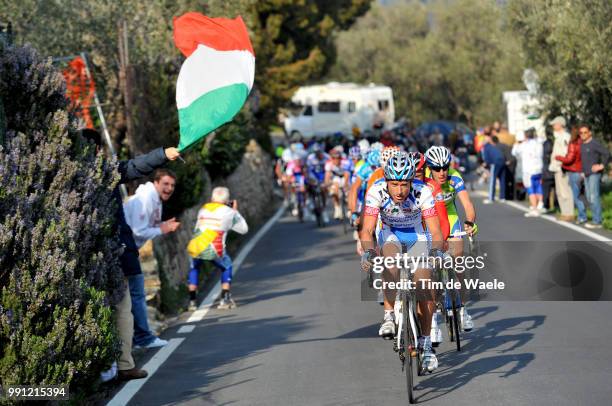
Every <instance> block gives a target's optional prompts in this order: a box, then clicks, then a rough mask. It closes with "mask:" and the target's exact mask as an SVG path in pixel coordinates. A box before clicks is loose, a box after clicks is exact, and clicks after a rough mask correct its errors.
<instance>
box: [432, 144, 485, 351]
mask: <svg viewBox="0 0 612 406" xmlns="http://www.w3.org/2000/svg"><path fill="white" fill-rule="evenodd" d="M425 162H426V165H427V170H426V172H425V176H426V178H428V179H430V180H428V182H429V183H430V184H432V183H435V184H437V185H438V186H439V188H436V189H435V190H434V199H435V200H436V201H443V202H444V204H445V206H446V212H447V219H441V222H444V221H445V220H446V221H448V227H449V229H450V235H448V236H444V237H445V239H447V241H448V245H449V251H450V253H451V255H452V256H453V257H455V258H456V257H459V256H462V255H463V240H462V238H461V237H454V236H453V235H454V234H456V233H459V232H461V231H462V229H461V228H462V227H461V221H460V219H459V215H458V213H457V206H456V203H455V199H456V198H457V197H458V198H459V201H460V202H461V205H462V206H463V210H464V211H465V217H466V220H465V222H464V226H465V231H466V232H467V233H468V235H470V236H473V235H475V234H476V233H477V232H478V226H477V225H476V223H474V221H475V220H476V210H475V209H474V205H473V204H472V200H471V199H470V196H469V194H468V192H467V190H466V188H465V184H464V182H463V178H462V177H461V174H460V173H459V172H458V171H457V170H456V169H452V168H450V163H451V153H450V151H449V150H448V148H446V147H442V146H433V147H430V148H429V149H428V150H427V151H426V152H425ZM434 186H435V185H434ZM457 277H458V279H459V280H460V281H461V283H462V285H463V274H457ZM461 292H462V294H461V296H462V298H461V303H462V304H463V306H462V307H461V325H462V326H463V330H465V331H470V330H472V329H473V328H474V322H473V321H472V317H471V316H470V315H469V314H468V312H467V309H466V307H465V304H464V303H465V296H466V295H465V289H462V290H461ZM431 335H432V339H433V342H435V343H439V342H442V332H441V331H440V328H439V327H438V323H437V320H434V321H433V325H432V331H431Z"/></svg>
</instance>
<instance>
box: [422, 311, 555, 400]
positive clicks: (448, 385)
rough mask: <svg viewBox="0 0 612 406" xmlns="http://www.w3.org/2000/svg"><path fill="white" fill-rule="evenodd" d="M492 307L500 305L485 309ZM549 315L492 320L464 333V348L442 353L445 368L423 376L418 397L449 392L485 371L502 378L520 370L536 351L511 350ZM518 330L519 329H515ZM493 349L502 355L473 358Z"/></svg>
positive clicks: (424, 397) (527, 338)
mask: <svg viewBox="0 0 612 406" xmlns="http://www.w3.org/2000/svg"><path fill="white" fill-rule="evenodd" d="M490 308H496V306H490V307H488V308H484V309H487V312H490V311H489V309H490ZM481 309H483V308H480V309H478V308H476V307H474V308H472V309H471V310H470V313H471V314H473V315H474V314H479V310H481ZM545 318H546V317H545V316H542V315H536V316H522V317H510V318H505V319H502V320H495V321H490V322H488V323H486V324H484V325H483V326H478V327H477V328H476V329H475V330H474V331H473V332H471V333H469V334H466V335H464V337H465V341H463V342H462V346H461V351H460V352H457V351H456V350H455V349H454V348H453V349H451V350H448V351H445V352H443V353H440V354H438V361H439V364H440V366H441V368H439V369H438V370H437V371H436V372H435V373H434V374H433V375H427V376H425V377H420V378H419V381H418V386H417V389H418V390H419V392H420V391H425V392H420V393H419V392H417V396H418V400H419V401H427V400H433V399H436V398H439V397H442V396H445V395H448V394H449V393H451V392H452V391H454V390H456V389H458V388H460V387H462V386H464V385H466V384H467V383H469V382H470V381H471V380H472V379H474V378H477V377H479V376H481V375H484V374H498V375H499V377H500V378H507V377H509V376H511V375H514V374H517V373H518V372H520V370H521V369H523V368H525V367H526V366H527V365H528V364H529V363H530V362H531V361H533V360H534V359H535V354H534V353H531V352H525V353H520V354H510V352H512V351H515V350H517V349H519V348H520V347H522V346H523V345H525V344H526V343H527V342H529V341H530V340H531V339H532V338H533V334H532V333H528V331H530V330H533V329H536V328H538V327H540V326H541V325H542V324H544V320H545ZM515 331H517V333H514V332H515ZM448 344H449V343H446V345H448ZM453 345H454V344H453ZM492 352H497V353H499V354H500V355H492V356H485V357H482V358H478V359H475V360H473V361H470V359H471V358H475V357H476V356H477V355H486V354H488V353H492Z"/></svg>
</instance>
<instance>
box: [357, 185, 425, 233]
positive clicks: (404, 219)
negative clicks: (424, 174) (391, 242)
mask: <svg viewBox="0 0 612 406" xmlns="http://www.w3.org/2000/svg"><path fill="white" fill-rule="evenodd" d="M365 215H366V216H377V215H378V216H380V220H381V222H382V227H383V228H385V227H390V228H397V229H412V230H413V233H415V234H416V235H425V229H424V228H423V222H422V221H421V220H422V219H426V218H429V217H435V216H437V214H436V208H435V204H434V199H433V196H432V193H431V189H430V188H429V187H428V186H427V185H426V184H425V183H423V182H421V181H420V180H418V179H414V180H413V181H412V189H411V191H410V194H409V195H408V197H407V198H406V200H404V201H403V202H401V203H395V202H394V201H393V199H392V198H391V196H390V195H389V192H388V191H387V182H384V181H383V182H380V183H375V184H374V185H372V187H371V188H370V190H369V191H368V194H367V195H366V199H365Z"/></svg>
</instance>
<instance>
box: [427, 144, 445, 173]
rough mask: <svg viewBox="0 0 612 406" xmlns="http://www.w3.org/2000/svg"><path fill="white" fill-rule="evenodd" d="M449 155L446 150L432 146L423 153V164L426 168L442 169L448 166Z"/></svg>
mask: <svg viewBox="0 0 612 406" xmlns="http://www.w3.org/2000/svg"><path fill="white" fill-rule="evenodd" d="M450 161H451V154H450V151H449V150H448V148H446V147H442V146H434V147H431V148H429V149H428V150H427V151H425V162H427V166H433V167H438V168H442V167H444V166H448V165H450Z"/></svg>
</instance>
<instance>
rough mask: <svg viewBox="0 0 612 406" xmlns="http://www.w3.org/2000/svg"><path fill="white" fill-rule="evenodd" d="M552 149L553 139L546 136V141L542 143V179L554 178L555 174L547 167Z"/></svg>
mask: <svg viewBox="0 0 612 406" xmlns="http://www.w3.org/2000/svg"><path fill="white" fill-rule="evenodd" d="M552 151H553V141H552V140H551V139H550V137H546V141H544V143H543V144H542V165H543V166H542V179H554V178H555V174H554V173H553V172H551V171H550V170H549V169H548V167H549V166H550V159H551V155H552Z"/></svg>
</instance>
